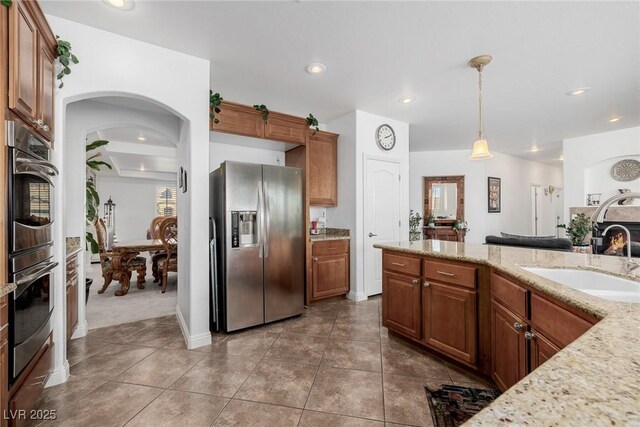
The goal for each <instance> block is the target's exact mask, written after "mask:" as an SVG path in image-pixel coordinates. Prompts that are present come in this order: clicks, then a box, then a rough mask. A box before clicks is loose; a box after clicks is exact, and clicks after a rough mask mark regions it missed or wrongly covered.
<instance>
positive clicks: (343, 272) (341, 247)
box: [311, 240, 349, 301]
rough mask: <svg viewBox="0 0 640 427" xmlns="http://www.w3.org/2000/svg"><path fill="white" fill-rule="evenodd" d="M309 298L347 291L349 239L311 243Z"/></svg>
mask: <svg viewBox="0 0 640 427" xmlns="http://www.w3.org/2000/svg"><path fill="white" fill-rule="evenodd" d="M311 254H312V258H311V300H312V301H317V300H321V299H324V298H330V297H335V296H339V295H345V294H347V293H348V292H349V241H348V240H337V241H334V240H327V241H319V242H313V243H312V245H311Z"/></svg>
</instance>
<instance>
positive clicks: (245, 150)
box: [209, 142, 285, 171]
mask: <svg viewBox="0 0 640 427" xmlns="http://www.w3.org/2000/svg"><path fill="white" fill-rule="evenodd" d="M226 160H231V161H234V162H245V163H259V164H262V165H275V166H284V163H285V162H284V152H282V151H275V150H264V149H262V148H253V147H243V146H240V145H231V144H222V143H219V142H210V143H209V170H210V171H214V170H216V169H218V168H219V167H220V163H222V162H224V161H226Z"/></svg>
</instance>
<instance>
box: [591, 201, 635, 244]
mask: <svg viewBox="0 0 640 427" xmlns="http://www.w3.org/2000/svg"><path fill="white" fill-rule="evenodd" d="M627 199H639V200H640V193H637V192H633V193H620V194H616V195H615V196H613V197H609V198H608V199H607V200H605V201H604V202H602V203H601V204H600V206H598V209H596V211H595V212H594V213H593V215H591V247H592V248H593V251H594V253H595V251H596V249H597V247H598V246H600V245H602V237H598V236H601V234H600V233H599V228H598V224H599V223H602V222H604V217H605V216H606V215H607V211H608V210H609V207H611V205H613V204H614V203H615V202H618V201H620V200H627ZM603 234H604V233H603ZM629 253H631V245H629Z"/></svg>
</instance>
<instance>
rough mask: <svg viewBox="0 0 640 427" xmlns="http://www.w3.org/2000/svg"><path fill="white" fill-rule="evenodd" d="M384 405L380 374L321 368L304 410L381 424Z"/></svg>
mask: <svg viewBox="0 0 640 427" xmlns="http://www.w3.org/2000/svg"><path fill="white" fill-rule="evenodd" d="M382 402H383V400H382V375H381V374H379V373H376V372H365V371H354V370H349V369H338V368H328V367H320V369H319V370H318V374H317V375H316V379H315V381H314V383H313V387H312V388H311V393H310V394H309V399H308V400H307V405H306V406H305V409H310V410H316V411H321V412H331V413H334V414H340V415H349V416H354V417H362V418H369V419H375V420H380V421H382V420H383V419H384V413H383V408H382V406H383V403H382Z"/></svg>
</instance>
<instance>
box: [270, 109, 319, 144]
mask: <svg viewBox="0 0 640 427" xmlns="http://www.w3.org/2000/svg"><path fill="white" fill-rule="evenodd" d="M307 129H309V126H308V125H307V123H306V122H305V121H304V120H287V119H283V118H282V117H278V116H276V114H275V113H274V114H273V116H270V117H269V120H267V123H266V124H265V125H264V137H265V138H267V139H273V140H275V141H286V142H292V143H294V144H305V143H306V142H307Z"/></svg>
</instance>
